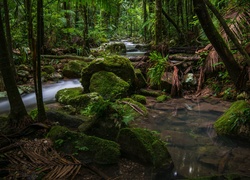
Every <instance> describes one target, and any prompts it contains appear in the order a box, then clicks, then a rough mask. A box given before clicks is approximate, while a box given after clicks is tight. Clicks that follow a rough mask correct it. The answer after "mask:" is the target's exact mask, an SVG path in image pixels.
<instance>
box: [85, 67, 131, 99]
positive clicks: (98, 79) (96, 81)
mask: <svg viewBox="0 0 250 180" xmlns="http://www.w3.org/2000/svg"><path fill="white" fill-rule="evenodd" d="M89 90H90V92H98V93H99V94H100V95H101V96H102V97H103V98H104V99H117V98H122V97H125V96H126V95H127V94H128V90H129V84H128V83H127V82H126V81H124V80H122V79H121V78H119V77H118V76H116V75H115V74H114V73H112V72H107V71H99V72H96V73H95V74H93V75H92V77H91V79H90V86H89Z"/></svg>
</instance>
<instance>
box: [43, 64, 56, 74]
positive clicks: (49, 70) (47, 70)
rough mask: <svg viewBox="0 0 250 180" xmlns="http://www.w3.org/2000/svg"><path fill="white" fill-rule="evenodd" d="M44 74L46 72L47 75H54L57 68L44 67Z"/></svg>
mask: <svg viewBox="0 0 250 180" xmlns="http://www.w3.org/2000/svg"><path fill="white" fill-rule="evenodd" d="M43 72H46V73H47V74H52V73H54V72H55V68H54V67H53V66H51V65H47V66H43Z"/></svg>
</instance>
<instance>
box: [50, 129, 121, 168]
mask: <svg viewBox="0 0 250 180" xmlns="http://www.w3.org/2000/svg"><path fill="white" fill-rule="evenodd" d="M47 137H48V138H50V139H51V140H53V142H54V144H55V146H56V149H57V150H60V151H61V152H64V153H66V154H74V156H75V157H76V158H77V159H78V160H80V161H81V162H95V163H98V164H114V163H118V160H119V158H120V146H119V145H118V144H117V143H116V142H113V141H109V140H105V139H101V138H97V137H94V136H88V135H85V134H83V133H78V132H74V131H70V130H69V129H68V128H66V127H62V126H53V127H52V128H51V130H50V131H49V133H48V134H47Z"/></svg>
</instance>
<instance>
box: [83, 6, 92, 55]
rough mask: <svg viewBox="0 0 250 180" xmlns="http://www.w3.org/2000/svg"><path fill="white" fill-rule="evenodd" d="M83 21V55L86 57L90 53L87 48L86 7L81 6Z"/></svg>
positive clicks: (87, 25) (87, 26) (87, 23)
mask: <svg viewBox="0 0 250 180" xmlns="http://www.w3.org/2000/svg"><path fill="white" fill-rule="evenodd" d="M82 8H83V20H84V29H83V51H84V52H83V55H86V56H87V55H88V54H89V52H90V47H89V21H88V7H87V5H83V7H82Z"/></svg>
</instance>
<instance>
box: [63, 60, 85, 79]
mask: <svg viewBox="0 0 250 180" xmlns="http://www.w3.org/2000/svg"><path fill="white" fill-rule="evenodd" d="M86 66H87V63H86V62H84V61H81V60H72V61H69V62H68V63H67V64H65V66H64V68H63V70H62V73H63V76H65V77H67V78H80V77H81V71H82V68H83V67H86Z"/></svg>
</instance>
